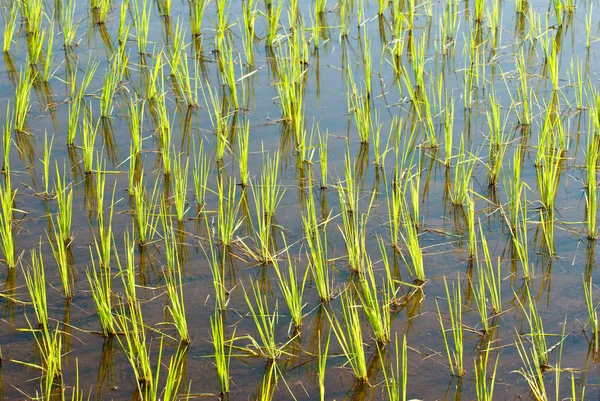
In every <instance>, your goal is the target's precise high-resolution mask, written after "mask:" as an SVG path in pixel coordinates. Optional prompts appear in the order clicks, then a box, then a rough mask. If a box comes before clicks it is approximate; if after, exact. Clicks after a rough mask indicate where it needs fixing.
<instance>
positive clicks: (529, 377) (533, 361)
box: [515, 333, 549, 400]
mask: <svg viewBox="0 0 600 401" xmlns="http://www.w3.org/2000/svg"><path fill="white" fill-rule="evenodd" d="M515 346H516V348H517V351H518V352H519V356H520V358H521V362H523V366H522V367H521V368H520V369H519V370H517V373H519V374H520V375H521V376H522V377H523V378H524V379H525V381H526V382H527V385H528V386H529V389H530V390H531V393H532V394H533V396H534V397H535V399H537V400H548V399H549V398H548V394H547V392H546V386H545V384H544V372H543V369H542V368H541V367H540V365H539V364H538V363H537V361H538V359H539V354H538V349H537V348H536V347H535V346H534V345H533V344H532V345H531V347H530V349H529V351H528V350H527V349H526V348H525V345H524V344H523V339H522V338H521V337H520V336H518V333H517V341H515Z"/></svg>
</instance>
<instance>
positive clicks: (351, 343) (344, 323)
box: [328, 287, 368, 382]
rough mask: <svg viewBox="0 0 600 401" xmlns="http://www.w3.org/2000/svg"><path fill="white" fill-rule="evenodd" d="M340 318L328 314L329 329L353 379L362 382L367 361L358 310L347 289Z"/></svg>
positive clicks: (342, 300)
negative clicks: (350, 370)
mask: <svg viewBox="0 0 600 401" xmlns="http://www.w3.org/2000/svg"><path fill="white" fill-rule="evenodd" d="M340 298H341V307H342V317H341V319H340V318H339V317H338V316H337V314H333V317H332V316H331V315H330V314H329V312H328V316H329V320H330V322H331V328H332V330H333V332H334V334H335V337H336V338H337V341H338V344H339V345H340V347H341V349H342V353H343V354H344V356H345V357H346V360H347V363H348V365H349V366H350V368H351V369H352V373H353V374H354V377H355V378H356V379H357V380H359V381H362V382H366V381H367V380H368V373H367V361H366V358H365V348H364V343H363V334H362V325H361V322H360V316H359V310H358V307H357V304H356V300H355V298H354V295H353V291H352V289H350V288H349V287H347V288H346V289H345V291H344V292H343V293H342V295H341V297H340Z"/></svg>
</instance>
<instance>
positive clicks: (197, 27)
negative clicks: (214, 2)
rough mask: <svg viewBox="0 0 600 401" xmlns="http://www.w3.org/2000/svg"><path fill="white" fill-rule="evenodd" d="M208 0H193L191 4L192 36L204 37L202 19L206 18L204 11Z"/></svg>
mask: <svg viewBox="0 0 600 401" xmlns="http://www.w3.org/2000/svg"><path fill="white" fill-rule="evenodd" d="M207 4H208V0H191V1H190V2H189V7H190V25H191V29H192V35H194V36H200V35H202V19H203V18H204V10H205V9H206V5H207Z"/></svg>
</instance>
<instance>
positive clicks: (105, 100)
mask: <svg viewBox="0 0 600 401" xmlns="http://www.w3.org/2000/svg"><path fill="white" fill-rule="evenodd" d="M128 62H129V58H128V56H127V55H126V54H125V52H124V51H121V50H120V51H117V52H115V55H114V56H113V58H112V60H111V62H110V65H109V68H108V70H107V71H106V73H105V74H104V81H103V82H102V91H101V92H100V116H101V117H102V118H109V117H111V115H112V112H113V100H114V97H115V92H116V90H117V86H118V85H119V83H120V82H121V81H122V79H123V75H124V73H125V70H126V68H127V64H128Z"/></svg>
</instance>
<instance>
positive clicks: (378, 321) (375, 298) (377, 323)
mask: <svg viewBox="0 0 600 401" xmlns="http://www.w3.org/2000/svg"><path fill="white" fill-rule="evenodd" d="M366 259H367V265H366V274H365V275H364V277H361V279H360V289H359V291H357V293H358V299H359V301H360V305H361V306H362V309H363V311H364V312H365V315H366V316H367V320H368V321H369V324H370V325H371V329H372V330H373V333H374V335H375V341H377V343H378V344H380V345H383V344H386V343H388V342H389V341H390V332H391V323H392V316H391V310H390V303H389V301H388V300H389V299H390V294H388V289H389V287H384V289H383V299H382V300H380V299H379V292H380V291H379V289H378V288H377V283H376V281H375V273H374V272H373V264H372V263H371V261H370V260H369V258H368V257H367V258H366Z"/></svg>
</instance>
